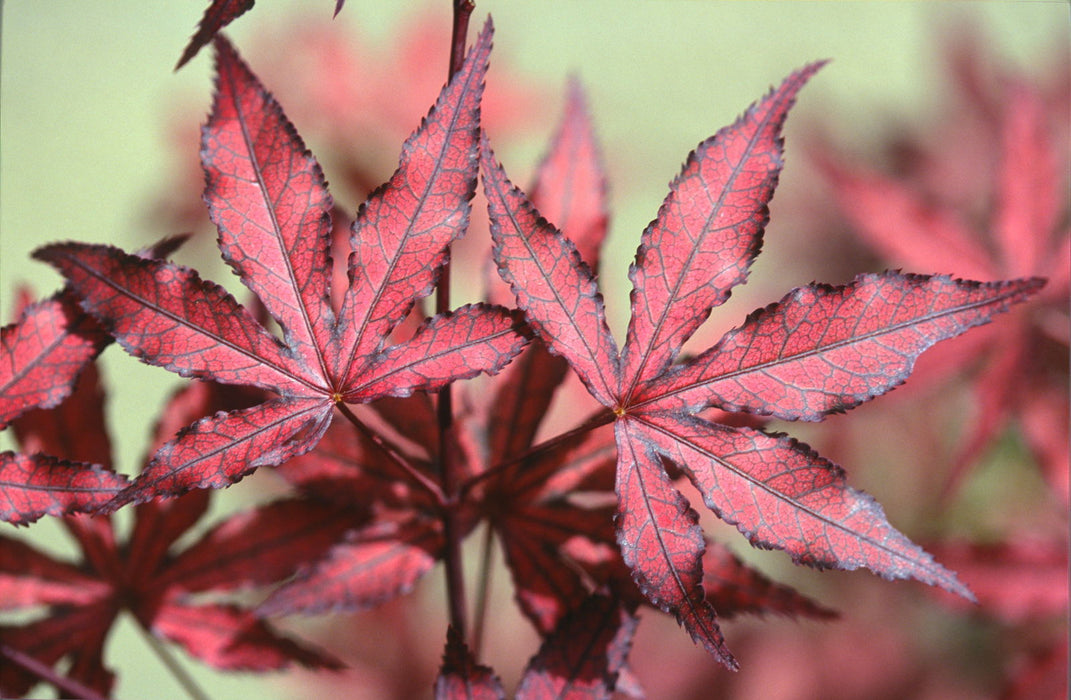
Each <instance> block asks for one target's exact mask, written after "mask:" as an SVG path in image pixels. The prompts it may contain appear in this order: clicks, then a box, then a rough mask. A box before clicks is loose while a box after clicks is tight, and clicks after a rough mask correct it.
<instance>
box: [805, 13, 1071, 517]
mask: <svg viewBox="0 0 1071 700" xmlns="http://www.w3.org/2000/svg"><path fill="white" fill-rule="evenodd" d="M945 41H947V37H943V39H942V42H945ZM950 46H951V47H952V49H953V51H952V54H951V55H950V56H949V57H948V58H947V63H948V69H949V70H948V73H949V76H948V77H949V81H948V82H949V87H950V88H951V89H950V90H949V91H948V92H947V93H946V94H948V95H950V96H951V97H950V98H946V100H945V105H944V106H943V112H942V114H941V115H939V116H938V117H937V120H938V121H937V123H936V124H935V125H934V126H933V127H932V128H931V130H930V132H928V133H921V134H906V135H897V136H895V137H891V138H890V137H885V138H884V139H883V141H882V145H883V147H884V148H885V150H887V151H889V153H890V155H891V157H890V158H889V159H888V160H889V161H890V162H889V164H888V166H887V167H885V168H884V169H879V168H876V167H874V166H871V165H866V164H863V163H862V162H861V161H860V160H859V159H853V158H849V157H847V156H844V155H841V154H839V153H838V152H837V149H836V148H835V147H834V146H833V145H832V144H831V143H830V142H829V140H828V139H822V140H821V141H820V142H819V143H817V144H815V145H814V146H813V147H812V148H811V149H810V153H811V156H812V159H813V160H814V161H815V163H816V164H817V165H818V166H819V170H820V172H821V173H822V175H823V176H824V177H825V178H826V179H827V180H828V182H829V183H830V185H831V186H832V194H833V202H834V206H833V207H829V208H826V210H825V211H826V214H825V215H824V216H825V217H827V220H826V221H823V222H822V227H823V229H826V230H829V229H832V228H836V227H837V226H838V224H837V223H834V222H831V221H829V220H828V217H829V215H830V212H836V214H834V215H839V216H842V217H843V219H844V220H845V222H846V224H847V226H848V228H849V229H850V231H851V232H852V234H853V235H854V236H857V237H859V238H860V239H861V240H862V241H863V243H864V244H866V245H869V246H870V247H871V248H872V249H873V250H874V251H876V252H877V253H878V254H879V255H880V256H881V259H883V260H885V261H887V262H888V263H890V264H894V265H903V266H905V267H910V268H911V269H917V270H942V271H948V272H952V273H954V274H958V275H964V276H969V277H971V278H974V279H982V280H991V279H999V278H1004V277H1018V276H1027V275H1037V276H1041V277H1046V278H1048V284H1047V286H1046V288H1045V289H1044V290H1043V291H1041V292H1040V293H1039V294H1038V297H1037V299H1036V300H1035V302H1034V303H1032V304H1030V306H1028V307H1023V308H1021V309H1018V310H1016V311H1015V312H1014V313H1013V314H1012V318H1010V319H1009V320H1008V321H1007V322H1006V323H1005V324H1003V325H1001V326H1000V327H995V326H994V327H990V328H987V329H984V330H981V331H979V332H977V333H975V334H973V335H972V337H971V338H970V339H969V340H966V339H965V340H964V341H960V342H957V343H955V344H949V345H948V346H946V347H945V348H943V349H942V350H940V351H938V352H937V353H934V356H933V357H930V358H928V362H927V363H926V364H925V366H924V367H923V368H922V369H923V370H924V371H926V377H927V379H926V381H925V382H923V386H929V387H941V386H942V385H943V384H944V381H946V380H948V379H950V378H952V377H955V376H961V375H962V373H963V371H964V369H965V368H968V369H971V370H973V373H972V375H971V376H972V381H973V387H972V390H973V393H974V399H973V401H972V402H971V405H972V408H973V415H972V416H971V417H970V419H969V420H968V421H967V422H966V425H967V426H968V427H967V428H966V429H965V431H964V434H963V435H962V437H961V439H960V444H959V447H958V455H957V456H956V458H955V460H954V464H953V469H952V472H951V474H950V475H949V478H948V490H949V491H950V492H951V491H953V490H955V488H956V487H957V486H958V485H959V484H960V483H961V482H962V479H963V477H964V476H965V474H966V472H967V470H969V469H970V468H971V467H972V466H974V465H975V464H976V463H977V462H978V460H979V458H980V457H981V456H982V455H983V454H984V453H985V451H986V450H987V448H989V447H990V446H992V444H993V442H994V440H995V439H996V438H997V437H998V436H999V435H1000V434H1001V433H1003V432H1004V431H1005V430H1006V429H1007V428H1008V426H1009V425H1010V424H1013V423H1018V426H1019V428H1020V429H1021V431H1022V434H1023V438H1024V440H1025V442H1026V444H1027V446H1028V448H1029V449H1030V450H1031V452H1032V453H1033V455H1034V457H1035V459H1036V461H1037V463H1038V464H1039V465H1040V466H1041V467H1042V470H1043V473H1044V474H1045V475H1046V477H1047V478H1048V479H1049V482H1050V483H1051V485H1052V486H1053V489H1054V491H1055V492H1056V493H1057V494H1058V495H1059V496H1060V498H1061V499H1062V500H1063V502H1064V503H1066V502H1067V499H1068V457H1067V445H1068V422H1069V421H1068V403H1069V397H1068V377H1067V366H1068V352H1069V350H1068V337H1069V335H1071V322H1069V320H1068V304H1067V299H1068V295H1069V293H1071V292H1069V269H1068V264H1067V261H1068V259H1069V257H1071V228H1069V226H1068V223H1069V222H1068V216H1069V210H1068V198H1067V186H1068V177H1069V173H1068V164H1067V158H1066V153H1067V145H1068V140H1069V138H1071V129H1069V127H1068V125H1069V124H1071V89H1069V85H1071V74H1069V70H1068V65H1067V61H1066V56H1062V57H1061V58H1060V59H1059V63H1058V69H1057V71H1056V75H1054V78H1055V79H1054V80H1053V81H1052V83H1053V86H1054V89H1052V90H1049V89H1047V88H1046V86H1045V85H1044V84H1043V81H1042V80H1041V79H1033V80H1031V79H1028V78H1026V77H1025V76H1022V75H1017V74H1011V73H1007V72H1002V71H1000V70H999V69H995V68H990V69H988V70H986V69H985V66H986V65H987V64H988V63H991V61H987V60H986V58H987V53H988V50H987V48H986V47H985V45H984V44H983V42H982V40H981V38H980V37H976V36H974V35H973V34H971V33H970V32H966V33H965V32H963V31H962V30H959V31H958V33H957V35H956V36H954V37H953V40H952V42H951V44H950ZM949 130H954V133H949ZM841 226H843V224H841ZM1009 324H1011V325H1009Z"/></svg>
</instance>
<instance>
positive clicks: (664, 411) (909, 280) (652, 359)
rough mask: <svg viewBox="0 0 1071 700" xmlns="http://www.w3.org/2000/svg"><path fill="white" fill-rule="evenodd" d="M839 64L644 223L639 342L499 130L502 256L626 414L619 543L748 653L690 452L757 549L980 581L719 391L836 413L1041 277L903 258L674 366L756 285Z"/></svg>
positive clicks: (575, 359)
mask: <svg viewBox="0 0 1071 700" xmlns="http://www.w3.org/2000/svg"><path fill="white" fill-rule="evenodd" d="M819 65H820V64H815V65H811V66H808V67H807V68H805V69H803V70H801V71H799V72H797V73H794V74H793V75H791V76H790V77H789V78H788V79H786V81H785V82H784V83H783V84H782V85H781V87H780V88H778V89H776V90H774V91H772V92H771V93H770V94H769V95H768V96H767V97H766V98H765V99H763V100H762V101H761V102H759V103H757V104H756V105H754V106H752V107H751V108H750V109H749V110H748V111H747V113H746V114H745V115H744V116H743V117H741V118H740V119H739V120H738V121H737V122H736V123H735V124H733V125H732V126H730V127H727V128H725V129H723V130H721V131H720V132H719V133H718V134H717V135H715V136H714V137H712V138H710V139H708V140H706V141H704V142H703V143H701V144H700V145H699V146H698V147H697V149H696V150H695V151H694V152H693V153H692V155H690V156H689V158H688V160H687V162H686V163H685V165H684V168H683V170H682V172H681V174H680V175H679V176H678V177H677V178H676V180H674V182H673V183H672V185H671V188H670V193H669V195H668V196H667V198H666V200H665V202H664V203H663V205H662V207H661V209H660V210H659V215H658V218H657V219H656V220H655V221H653V222H652V223H651V224H650V225H649V226H648V228H647V229H646V231H644V234H643V238H642V241H641V244H640V247H639V249H638V251H637V255H636V261H635V263H634V264H633V266H632V268H631V270H630V278H631V279H632V282H633V285H634V286H633V292H632V318H631V321H630V323H629V328H628V334H627V338H626V341H625V345H624V347H623V349H622V351H621V352H620V353H619V352H618V349H617V344H616V342H615V340H614V338H613V336H612V335H611V334H610V331H609V328H608V326H607V324H606V320H605V315H604V310H603V301H602V297H601V295H600V294H599V292H598V289H597V286H596V283H595V279H594V276H593V274H592V272H591V270H590V268H589V267H588V266H587V265H586V264H584V263H583V262H582V261H581V259H580V256H579V255H578V253H577V252H576V248H575V246H574V245H573V244H572V243H571V242H570V241H569V240H568V239H567V238H565V237H564V236H563V235H562V234H561V233H560V232H559V231H557V230H556V229H554V228H553V226H551V225H550V224H548V223H547V221H546V220H545V219H543V218H542V217H541V216H540V214H539V212H538V211H537V210H536V209H535V207H534V206H533V205H532V204H531V203H530V202H529V201H528V199H527V197H526V196H525V195H524V194H523V193H522V192H521V191H520V190H519V189H517V188H515V187H513V186H512V185H511V184H510V183H509V181H508V179H507V178H506V175H505V172H504V171H503V169H502V168H501V166H500V165H498V164H497V163H496V162H495V161H494V158H493V154H492V152H491V149H490V146H489V144H488V143H487V141H486V137H485V141H484V148H483V154H482V155H483V167H482V171H483V177H484V180H483V182H484V191H485V193H486V195H487V199H488V207H489V213H490V216H491V221H492V236H493V238H494V243H495V249H494V254H495V259H496V261H497V263H498V267H499V271H500V273H501V274H502V277H503V279H504V280H505V281H506V282H508V283H509V284H510V286H511V287H512V289H513V292H514V295H515V297H516V299H517V304H518V306H519V307H520V308H521V309H522V310H523V311H524V312H525V315H526V317H527V320H528V322H529V324H530V325H531V326H532V328H533V330H534V331H535V332H536V334H537V335H539V337H540V338H541V339H542V340H543V342H545V343H546V344H547V346H548V347H549V349H550V350H551V351H552V352H554V353H556V354H559V355H561V356H563V357H564V358H566V360H567V361H568V362H569V364H570V366H571V367H572V369H573V371H575V372H576V373H577V374H578V375H579V376H580V378H581V379H582V380H583V382H584V384H585V385H586V386H587V389H588V391H589V392H590V393H591V395H592V396H593V397H595V398H596V399H597V400H598V401H599V403H601V404H602V405H603V406H604V407H605V409H606V410H605V411H604V412H603V414H602V416H603V418H602V422H603V423H610V422H613V423H614V430H615V438H616V443H617V452H618V455H617V470H616V492H617V496H618V506H617V514H616V526H617V541H618V544H619V546H620V549H621V553H622V555H623V557H624V560H625V562H626V563H627V564H628V566H629V568H630V569H631V571H632V573H633V577H634V578H635V580H636V583H637V584H638V585H639V587H640V589H641V591H643V593H644V594H645V595H646V596H647V598H648V599H650V600H651V602H653V603H654V604H656V605H657V606H658V607H660V608H662V609H663V610H666V611H667V612H672V613H673V614H675V615H676V616H677V618H678V620H679V621H680V622H681V623H682V624H683V625H684V626H685V628H686V629H687V630H688V631H689V633H690V634H691V635H692V637H693V639H695V640H696V641H697V642H699V643H701V644H702V645H703V646H704V647H705V648H706V649H707V650H708V651H710V652H711V653H713V654H714V655H715V656H716V657H717V658H718V659H719V660H721V661H722V662H723V663H724V664H726V665H727V666H729V667H731V668H735V667H736V662H735V660H734V659H733V658H732V656H731V655H730V654H729V652H728V650H727V649H726V648H725V645H724V641H723V639H722V636H721V632H720V630H719V629H718V626H717V623H716V619H715V613H714V610H713V608H712V607H711V605H710V603H709V602H708V601H707V599H706V596H705V594H704V590H703V586H702V581H701V579H702V567H701V558H702V553H703V550H704V538H703V535H702V531H701V529H700V527H699V525H698V516H697V514H696V513H695V512H694V511H693V510H692V509H691V507H690V505H689V503H688V502H687V500H686V499H685V497H684V496H683V495H682V494H681V493H680V492H679V491H678V490H677V489H676V488H675V487H674V486H673V484H672V482H671V480H670V479H669V477H668V476H667V473H666V466H665V461H666V460H668V461H669V462H670V463H672V464H673V465H675V466H676V467H678V468H680V469H681V470H682V471H683V472H684V473H685V474H686V475H687V476H688V477H689V478H690V480H691V481H692V482H693V484H694V485H695V486H696V488H698V489H699V491H700V493H701V494H702V495H703V498H704V501H705V502H706V504H707V506H708V507H709V508H711V510H713V511H714V512H715V513H716V514H718V515H719V516H720V517H721V518H723V519H724V520H726V521H728V522H730V523H732V524H734V525H736V527H737V528H738V529H739V530H740V531H741V532H742V533H744V534H745V535H746V536H747V537H748V539H749V540H750V541H751V543H752V544H753V545H756V546H760V547H764V548H777V549H783V550H785V551H787V552H788V553H789V554H790V555H791V556H792V558H793V560H794V561H796V562H797V563H803V564H808V565H811V566H816V567H822V568H826V567H835V568H842V569H855V568H858V567H861V566H865V567H867V568H870V569H871V570H873V571H875V572H877V573H879V574H881V575H882V576H885V577H887V578H915V579H918V580H921V581H923V582H926V583H930V584H935V585H938V586H941V587H942V588H945V589H947V590H949V591H952V592H955V593H958V594H959V595H962V596H965V597H970V592H969V591H968V590H967V589H966V588H965V587H964V586H963V585H962V584H961V583H960V582H959V581H958V580H957V579H956V577H955V575H954V574H952V573H951V572H949V571H947V570H946V569H945V568H944V567H942V566H940V565H939V564H937V563H936V562H934V561H933V558H932V557H931V556H929V555H928V554H926V553H925V552H923V551H922V550H921V549H920V548H918V547H917V546H915V545H914V544H912V543H911V542H910V541H909V540H908V539H907V538H906V537H905V536H904V535H902V534H901V533H899V532H898V531H896V530H895V529H893V528H892V526H891V525H889V523H888V522H887V521H886V519H885V516H884V514H883V512H882V510H881V508H880V507H879V506H878V505H877V503H876V502H875V501H874V500H873V499H871V498H870V497H869V496H867V495H865V494H863V493H860V492H858V491H855V490H853V489H851V488H849V487H848V486H847V485H846V483H845V478H844V473H843V471H842V470H841V469H840V468H839V467H838V466H836V465H834V464H832V463H830V462H828V461H827V460H824V459H822V458H821V457H819V456H818V455H816V454H815V453H814V452H813V451H811V450H810V449H809V448H808V447H806V446H805V445H802V444H800V443H797V442H796V441H794V440H791V439H789V438H787V437H785V436H783V435H779V434H769V433H766V432H764V431H761V430H756V429H751V428H738V427H733V426H730V425H725V424H718V423H714V422H711V421H709V420H705V419H704V418H701V417H699V416H697V415H695V414H696V413H697V412H698V411H700V410H703V409H705V408H707V407H710V406H716V407H719V408H722V409H726V410H731V411H746V412H751V413H757V414H761V415H770V416H774V417H778V418H784V419H789V420H800V419H803V420H818V419H820V418H822V417H823V416H825V415H827V414H829V413H832V412H839V411H844V410H847V409H849V408H852V407H854V406H856V405H858V404H859V403H862V402H863V401H866V400H868V399H870V398H873V397H874V396H877V395H879V394H881V393H884V392H886V391H888V390H890V389H892V388H894V387H895V386H897V385H898V384H900V383H901V382H902V381H903V379H904V377H906V376H907V374H908V373H909V372H910V369H911V367H912V365H913V363H914V360H915V358H916V357H917V356H918V355H919V354H920V353H921V352H922V351H923V350H925V349H926V348H928V347H930V346H931V345H932V344H934V343H935V342H937V341H939V340H941V339H944V338H948V337H952V336H954V335H957V334H959V333H961V332H963V331H964V330H966V329H967V328H969V327H971V326H974V325H979V324H981V323H985V322H986V321H987V320H988V319H989V318H990V316H992V315H993V314H994V313H996V312H998V311H1001V310H1003V309H1005V308H1007V307H1008V306H1009V305H1011V304H1012V303H1014V302H1018V301H1022V300H1023V299H1025V298H1026V297H1027V296H1029V295H1030V294H1032V293H1033V292H1035V291H1036V290H1037V289H1038V288H1039V287H1040V286H1041V284H1042V282H1041V281H1040V280H1037V279H1031V280H1020V281H1013V282H1002V283H989V284H982V283H977V282H964V281H958V280H953V279H951V278H949V277H946V276H934V277H924V276H916V275H903V274H899V273H891V272H887V273H884V274H881V275H862V276H860V277H858V278H857V279H856V280H855V281H854V282H853V283H851V284H849V285H846V286H844V287H836V288H834V287H828V286H825V285H811V286H808V287H802V288H799V289H797V290H795V291H794V292H792V293H790V294H789V295H788V296H786V297H785V298H784V299H783V300H782V301H781V302H779V303H777V304H772V305H770V306H768V307H766V308H765V309H762V310H760V311H757V312H755V313H753V314H752V315H751V316H749V317H748V319H747V320H746V321H745V323H744V324H743V325H742V326H741V327H739V328H737V329H736V330H734V331H732V332H730V333H729V334H727V335H726V336H725V337H724V338H723V339H722V340H721V341H720V342H719V343H718V344H717V345H715V346H714V347H713V348H711V349H710V350H708V351H706V352H704V353H702V354H700V355H699V356H698V357H696V358H695V359H693V360H689V361H686V362H682V363H679V364H674V360H676V359H677V355H678V353H679V352H680V348H681V345H682V344H683V343H684V341H685V340H686V339H687V338H688V337H690V336H691V335H692V333H693V332H694V331H695V330H696V329H697V328H698V326H699V325H700V324H701V323H702V322H703V321H704V320H705V319H706V317H707V315H708V314H709V312H710V309H711V308H712V307H713V306H715V305H717V304H720V303H721V302H723V301H724V300H725V299H726V298H727V297H728V295H729V292H730V289H731V288H732V287H733V286H734V285H736V284H739V283H741V282H743V281H744V279H745V278H746V275H747V268H748V266H749V265H750V263H751V261H752V259H753V258H754V257H755V255H756V254H757V253H758V250H759V246H760V243H761V235H762V231H763V228H764V226H765V223H766V220H767V216H768V211H767V208H766V205H767V203H768V202H769V200H770V198H771V196H772V194H773V189H774V187H775V185H776V181H777V176H778V173H779V171H780V168H781V150H782V143H781V138H780V130H781V126H782V123H783V121H784V118H785V116H786V114H787V111H788V109H789V107H790V106H791V104H792V102H793V100H794V98H795V95H796V93H797V92H798V90H799V89H800V88H801V87H802V85H803V83H804V82H805V81H806V80H807V79H808V78H809V77H810V76H811V75H812V74H813V73H814V72H815V71H816V70H817V69H818V67H819Z"/></svg>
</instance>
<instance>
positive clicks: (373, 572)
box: [259, 520, 442, 615]
mask: <svg viewBox="0 0 1071 700" xmlns="http://www.w3.org/2000/svg"><path fill="white" fill-rule="evenodd" d="M440 547H442V535H441V534H440V532H439V523H438V521H428V520H414V521H412V522H407V523H400V524H395V523H391V522H385V523H376V524H373V525H370V526H369V527H367V528H364V529H363V530H359V531H356V532H354V533H352V534H351V535H350V536H349V537H347V538H346V541H345V542H343V543H341V544H337V545H335V546H334V547H333V548H332V549H331V551H330V552H329V553H328V555H327V556H326V557H325V558H324V559H322V560H321V561H320V562H318V563H317V564H316V565H315V566H313V567H311V568H310V569H309V570H307V571H304V572H302V573H300V574H299V575H298V577H297V578H296V579H295V580H293V581H291V582H290V583H287V584H285V585H284V586H282V587H281V588H279V589H277V590H276V591H275V592H274V593H273V594H272V595H271V597H269V598H268V600H266V601H264V603H263V604H262V605H261V606H260V608H259V612H260V614H262V615H278V614H283V613H293V612H301V613H306V614H313V613H320V612H325V611H329V610H334V611H338V610H350V611H352V610H364V609H367V608H370V607H373V606H375V605H379V604H380V603H383V602H385V601H387V600H390V599H391V598H394V597H396V596H399V595H402V594H404V593H407V592H409V591H410V590H412V588H413V586H415V585H416V582H417V581H418V580H420V578H421V577H422V576H423V575H424V574H425V573H427V571H428V570H429V569H430V568H431V567H432V565H434V564H435V560H436V559H437V558H438V550H439V549H440Z"/></svg>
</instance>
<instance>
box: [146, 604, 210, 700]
mask: <svg viewBox="0 0 1071 700" xmlns="http://www.w3.org/2000/svg"><path fill="white" fill-rule="evenodd" d="M135 627H137V628H138V631H140V632H141V636H142V637H144V638H145V643H146V644H148V645H149V648H150V649H152V650H153V653H154V654H156V658H158V659H160V662H161V663H163V665H164V666H166V667H167V670H168V671H170V672H171V675H172V676H174V677H175V680H176V681H178V684H179V685H181V686H182V689H183V690H185V691H186V694H187V695H189V696H190V697H191V698H193V700H209V697H208V694H207V693H205V692H204V691H203V690H201V687H200V686H199V685H197V681H195V680H194V679H193V676H191V675H190V674H189V673H188V672H187V671H186V669H184V668H183V667H182V665H181V664H180V663H179V662H178V659H176V658H175V657H174V655H173V654H172V653H171V652H170V650H168V648H167V647H166V646H165V645H164V644H163V643H161V642H160V640H159V639H157V638H156V636H155V635H153V633H152V632H151V631H150V630H148V629H146V628H145V626H144V625H142V624H141V621H140V620H138V621H137V624H136V625H135Z"/></svg>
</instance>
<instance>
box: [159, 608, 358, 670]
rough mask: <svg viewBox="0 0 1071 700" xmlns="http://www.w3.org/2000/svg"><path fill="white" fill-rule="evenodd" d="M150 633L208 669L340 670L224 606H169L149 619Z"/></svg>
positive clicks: (337, 664) (337, 665) (328, 657)
mask: <svg viewBox="0 0 1071 700" xmlns="http://www.w3.org/2000/svg"><path fill="white" fill-rule="evenodd" d="M152 631H153V633H154V634H158V635H160V636H161V637H164V638H166V639H170V640H171V641H173V642H175V643H176V644H179V645H180V646H182V648H183V649H185V650H186V651H187V653H189V654H190V655H191V656H193V657H195V658H198V659H200V660H201V661H204V662H205V663H206V664H208V665H209V666H211V667H213V668H218V669H224V670H228V671H275V670H278V669H281V668H286V667H288V666H292V665H293V664H295V663H296V664H300V665H301V666H305V667H308V668H330V669H339V668H342V663H341V662H340V661H338V660H337V659H335V658H334V657H332V656H331V655H330V654H327V653H326V652H323V651H320V650H318V649H313V648H311V647H308V646H306V645H302V644H298V643H297V642H295V641H294V640H292V639H288V638H286V637H284V636H282V635H280V634H279V633H277V632H274V631H272V629H271V628H270V627H268V626H267V625H266V624H265V623H264V622H263V621H262V620H260V619H259V618H258V617H257V616H256V615H254V614H253V613H252V612H250V611H249V610H243V609H241V608H237V607H234V606H229V605H197V606H192V605H182V604H179V603H176V602H169V603H167V604H165V605H164V606H163V607H161V609H160V611H159V613H158V614H157V615H156V617H155V618H154V619H153V621H152Z"/></svg>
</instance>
